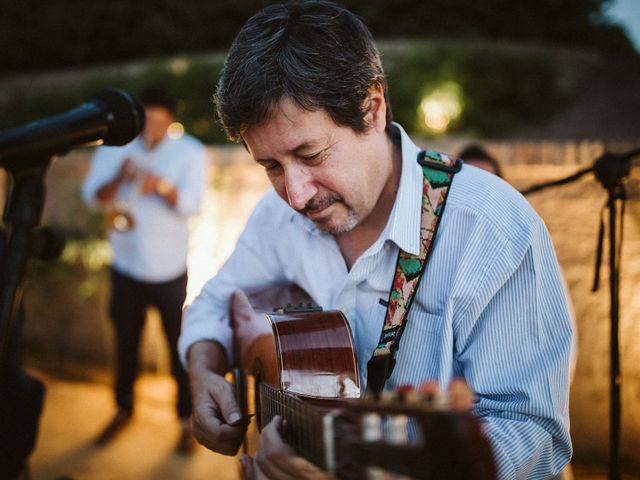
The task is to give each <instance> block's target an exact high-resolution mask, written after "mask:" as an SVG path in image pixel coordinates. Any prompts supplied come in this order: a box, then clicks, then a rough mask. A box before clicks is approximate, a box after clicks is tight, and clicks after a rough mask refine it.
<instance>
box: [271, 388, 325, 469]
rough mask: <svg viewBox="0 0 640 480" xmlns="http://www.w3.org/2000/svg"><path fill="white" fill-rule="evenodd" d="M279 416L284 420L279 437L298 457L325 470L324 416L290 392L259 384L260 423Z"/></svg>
mask: <svg viewBox="0 0 640 480" xmlns="http://www.w3.org/2000/svg"><path fill="white" fill-rule="evenodd" d="M276 415H279V416H281V417H282V418H283V419H285V420H286V427H285V428H284V429H283V432H282V436H283V439H284V440H285V442H286V443H288V444H289V445H290V446H292V447H293V449H294V450H295V451H296V452H297V453H298V454H299V455H301V456H303V457H305V458H306V459H307V460H309V461H310V462H312V463H314V464H316V465H318V466H319V467H321V468H324V469H327V468H328V467H329V465H327V463H328V462H327V454H328V453H329V452H330V451H331V450H332V445H331V444H329V445H327V442H330V443H332V440H333V439H331V438H327V437H328V435H326V434H325V431H326V425H325V422H326V421H327V419H326V417H327V415H326V414H325V413H324V412H322V411H320V410H318V408H316V407H315V406H313V405H311V404H309V403H306V402H304V401H302V400H300V399H299V398H297V397H296V396H294V395H291V394H288V393H285V392H283V391H282V390H278V389H275V388H273V387H271V386H269V385H267V384H265V383H262V384H261V385H260V411H259V417H260V425H266V424H267V423H269V422H270V421H271V419H272V418H273V417H274V416H276Z"/></svg>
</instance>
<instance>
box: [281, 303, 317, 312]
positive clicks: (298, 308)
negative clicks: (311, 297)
mask: <svg viewBox="0 0 640 480" xmlns="http://www.w3.org/2000/svg"><path fill="white" fill-rule="evenodd" d="M321 311H322V307H321V306H319V305H316V304H314V303H312V302H302V303H298V304H295V305H294V304H293V303H287V304H286V305H285V306H284V307H276V308H274V309H273V312H274V313H279V314H283V313H309V312H321Z"/></svg>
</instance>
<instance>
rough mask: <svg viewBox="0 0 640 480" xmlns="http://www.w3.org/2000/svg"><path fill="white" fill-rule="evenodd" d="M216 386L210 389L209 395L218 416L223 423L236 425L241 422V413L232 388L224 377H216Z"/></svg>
mask: <svg viewBox="0 0 640 480" xmlns="http://www.w3.org/2000/svg"><path fill="white" fill-rule="evenodd" d="M216 380H217V382H216V383H217V384H216V385H213V388H212V389H210V390H209V391H210V395H211V396H212V397H213V399H214V401H215V403H216V404H217V405H218V408H219V409H220V415H222V418H223V419H224V421H225V423H227V424H229V425H238V424H239V423H240V422H241V421H242V412H241V411H240V407H239V406H238V402H237V401H236V398H235V395H234V392H233V387H232V386H231V384H230V383H229V382H227V380H226V379H225V378H224V377H220V376H217V377H216Z"/></svg>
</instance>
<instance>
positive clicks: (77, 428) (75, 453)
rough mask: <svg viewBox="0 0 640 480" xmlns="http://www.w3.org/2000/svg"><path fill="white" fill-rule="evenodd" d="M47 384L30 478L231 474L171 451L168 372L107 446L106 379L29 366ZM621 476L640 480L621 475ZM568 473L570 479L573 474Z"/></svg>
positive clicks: (149, 387) (173, 423)
mask: <svg viewBox="0 0 640 480" xmlns="http://www.w3.org/2000/svg"><path fill="white" fill-rule="evenodd" d="M33 373H34V374H35V375H36V376H37V377H38V378H40V379H41V380H42V381H44V383H45V385H46V397H45V405H44V411H43V414H42V417H41V418H40V432H39V435H38V443H37V446H36V450H35V452H34V454H33V455H32V456H31V459H30V463H29V465H30V473H31V479H32V480H63V479H64V480H81V479H82V480H107V479H109V480H111V479H114V478H122V479H127V480H151V479H154V480H156V479H157V480H165V479H166V480H172V479H180V480H205V479H206V480H213V479H215V480H236V479H237V478H238V475H237V461H236V459H235V458H232V457H225V456H222V455H218V454H215V453H213V452H211V451H209V450H207V449H206V448H204V447H202V446H200V445H198V447H197V448H196V450H195V452H194V453H193V454H191V455H190V456H185V455H181V454H179V453H176V452H175V447H176V444H177V442H178V436H179V433H180V428H179V422H178V420H177V419H176V418H175V414H174V408H173V399H174V398H175V394H174V388H175V387H174V384H173V380H172V378H171V377H169V376H160V375H151V374H143V375H141V376H140V378H139V380H138V382H137V383H136V410H135V412H134V415H133V419H132V421H131V423H129V424H128V425H127V427H125V429H124V430H123V431H122V432H121V433H120V434H119V435H118V436H117V437H116V438H114V439H113V440H112V442H111V443H109V444H108V445H106V446H104V447H95V446H94V445H93V441H94V439H95V438H96V436H97V435H98V433H99V432H100V430H101V429H102V427H103V426H104V425H105V424H106V423H107V422H108V421H109V419H110V418H111V415H112V414H113V413H114V410H113V409H114V407H113V401H112V393H111V388H110V387H109V385H107V384H105V383H90V382H77V381H68V380H60V379H57V378H55V377H53V376H47V375H45V374H42V373H39V372H33ZM606 478H607V472H606V471H604V470H603V469H592V468H588V467H585V466H580V465H574V466H573V480H605V479H606ZM622 478H623V480H639V479H640V477H637V476H635V475H623V476H622ZM567 480H571V479H570V478H569V479H567Z"/></svg>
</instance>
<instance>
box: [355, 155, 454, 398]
mask: <svg viewBox="0 0 640 480" xmlns="http://www.w3.org/2000/svg"><path fill="white" fill-rule="evenodd" d="M418 163H419V164H420V165H421V166H422V172H423V174H424V175H423V178H424V180H423V188H422V216H421V221H420V254H419V255H412V254H410V253H407V252H405V251H403V250H400V253H399V254H398V261H397V264H396V273H395V276H394V278H393V284H392V285H391V292H390V293H389V302H388V305H387V313H386V316H385V319H384V326H383V327H382V334H381V335H380V341H379V342H378V346H377V347H376V349H375V350H374V352H373V356H372V357H371V359H370V360H369V363H368V365H367V375H368V382H367V383H368V389H369V392H371V393H373V394H374V395H375V396H378V395H379V394H380V392H382V389H383V387H384V383H385V381H386V380H387V378H389V377H390V376H391V372H392V371H393V367H394V366H395V363H396V360H395V354H396V351H397V349H398V345H399V342H400V337H401V335H402V332H403V330H404V327H405V326H406V318H407V314H408V312H409V308H410V307H411V304H412V302H413V296H414V293H415V292H416V290H417V289H418V285H419V284H420V279H421V278H422V273H423V272H424V267H425V265H426V263H427V260H428V258H429V252H430V250H431V244H432V242H433V239H434V237H435V234H436V230H437V228H438V224H439V222H440V218H442V213H443V212H444V206H445V203H446V200H447V194H448V193H449V187H450V186H451V182H452V180H453V175H454V174H455V173H457V172H458V171H460V168H461V167H462V161H461V160H459V159H454V158H451V157H449V156H447V155H445V154H442V153H438V152H434V151H432V150H423V151H422V152H420V153H419V154H418Z"/></svg>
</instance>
